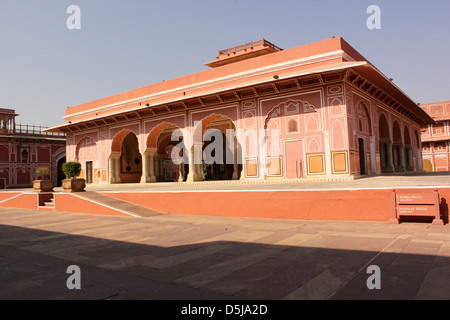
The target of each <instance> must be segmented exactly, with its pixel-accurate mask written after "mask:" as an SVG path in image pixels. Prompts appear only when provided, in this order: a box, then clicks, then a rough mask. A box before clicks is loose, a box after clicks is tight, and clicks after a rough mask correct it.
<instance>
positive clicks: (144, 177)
mask: <svg viewBox="0 0 450 320" xmlns="http://www.w3.org/2000/svg"><path fill="white" fill-rule="evenodd" d="M147 182H148V157H147V152H144V153H142V176H141V183H147Z"/></svg>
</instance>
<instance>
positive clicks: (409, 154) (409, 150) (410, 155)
mask: <svg viewBox="0 0 450 320" xmlns="http://www.w3.org/2000/svg"><path fill="white" fill-rule="evenodd" d="M406 157H407V159H408V164H407V166H406V170H407V171H414V157H413V149H412V147H411V146H407V147H406Z"/></svg>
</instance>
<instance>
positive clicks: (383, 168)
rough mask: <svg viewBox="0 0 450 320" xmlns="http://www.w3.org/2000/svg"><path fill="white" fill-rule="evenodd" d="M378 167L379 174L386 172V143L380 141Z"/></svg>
mask: <svg viewBox="0 0 450 320" xmlns="http://www.w3.org/2000/svg"><path fill="white" fill-rule="evenodd" d="M380 166H381V172H384V171H386V166H387V161H386V142H384V141H380Z"/></svg>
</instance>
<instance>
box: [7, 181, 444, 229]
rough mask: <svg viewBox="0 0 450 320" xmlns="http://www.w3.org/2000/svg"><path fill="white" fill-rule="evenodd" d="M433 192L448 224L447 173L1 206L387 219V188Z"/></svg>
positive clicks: (41, 197) (181, 186) (20, 199)
mask: <svg viewBox="0 0 450 320" xmlns="http://www.w3.org/2000/svg"><path fill="white" fill-rule="evenodd" d="M393 189H397V190H402V191H403V192H409V193H427V192H433V190H434V189H438V190H439V195H440V201H441V204H440V206H441V216H442V219H443V220H444V221H445V222H448V206H447V199H450V174H449V173H445V174H442V173H441V174H421V175H414V176H406V175H405V176H377V177H369V178H362V179H357V180H342V181H322V182H313V181H311V182H307V183H306V182H301V183H300V182H297V181H284V182H279V181H222V182H218V181H217V182H214V181H211V182H195V183H155V184H117V185H88V187H87V188H86V190H87V192H83V193H63V192H61V190H59V189H58V188H55V192H54V193H52V194H50V195H49V194H37V193H35V192H33V190H31V189H24V190H9V191H3V192H0V207H5V208H23V209H38V210H47V211H54V212H78V213H87V214H103V215H122V216H123V215H126V216H133V217H149V216H152V215H157V214H188V215H204V216H230V217H254V218H277V219H313V220H350V221H386V222H387V221H389V219H390V218H391V215H392V212H391V211H392V201H391V194H392V190H393Z"/></svg>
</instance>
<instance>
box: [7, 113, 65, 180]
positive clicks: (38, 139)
mask: <svg viewBox="0 0 450 320" xmlns="http://www.w3.org/2000/svg"><path fill="white" fill-rule="evenodd" d="M16 116H18V114H16V112H15V110H13V109H0V189H9V188H28V187H31V186H32V185H33V180H36V179H37V174H36V169H37V168H39V167H47V168H49V169H50V179H51V180H53V181H54V182H55V184H56V185H58V183H59V181H61V180H62V179H63V177H62V175H61V170H58V165H59V167H60V169H61V166H62V163H64V162H65V156H66V137H65V134H63V133H53V132H46V131H44V130H45V129H46V128H43V127H39V126H31V125H21V124H16V120H15V119H16Z"/></svg>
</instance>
